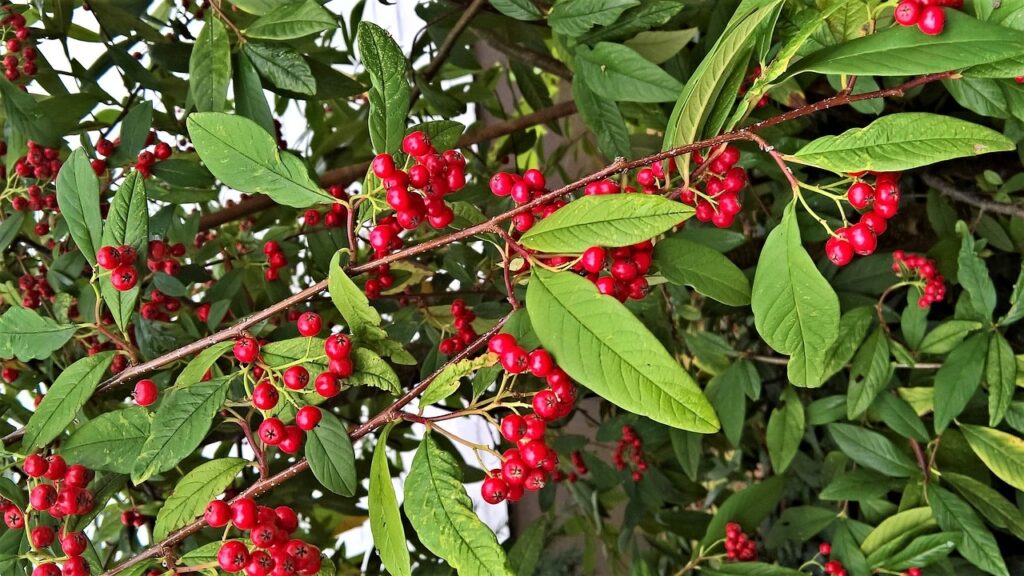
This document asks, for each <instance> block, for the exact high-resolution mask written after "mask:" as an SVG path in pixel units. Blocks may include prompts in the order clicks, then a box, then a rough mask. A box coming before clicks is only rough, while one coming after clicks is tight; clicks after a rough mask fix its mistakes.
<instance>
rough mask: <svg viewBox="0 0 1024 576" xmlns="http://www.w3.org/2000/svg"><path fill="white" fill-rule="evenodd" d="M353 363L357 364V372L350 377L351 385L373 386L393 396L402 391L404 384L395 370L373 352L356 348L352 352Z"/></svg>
mask: <svg viewBox="0 0 1024 576" xmlns="http://www.w3.org/2000/svg"><path fill="white" fill-rule="evenodd" d="M352 361H353V363H354V364H355V372H353V373H352V375H351V376H349V377H348V379H347V381H348V383H349V384H353V385H356V386H367V385H368V386H373V387H375V388H380V389H381V390H384V391H387V392H391V393H392V394H398V393H399V392H401V391H402V383H401V381H399V379H398V375H397V374H395V370H394V368H392V367H391V365H390V364H388V363H387V362H385V361H384V360H383V359H382V358H381V357H380V356H378V355H377V354H376V353H374V352H373V351H372V350H369V349H367V348H356V349H355V350H354V351H353V352H352Z"/></svg>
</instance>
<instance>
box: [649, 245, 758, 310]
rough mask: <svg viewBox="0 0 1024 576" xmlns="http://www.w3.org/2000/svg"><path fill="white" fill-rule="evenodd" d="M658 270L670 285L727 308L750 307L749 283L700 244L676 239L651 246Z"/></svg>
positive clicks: (729, 261)
mask: <svg viewBox="0 0 1024 576" xmlns="http://www.w3.org/2000/svg"><path fill="white" fill-rule="evenodd" d="M654 261H655V263H657V265H658V270H659V271H660V272H661V273H662V274H664V275H665V278H667V279H668V281H669V282H672V283H673V284H685V285H687V286H692V287H693V289H694V290H696V291H697V292H700V293H701V294H703V295H705V296H707V297H708V298H711V299H713V300H717V301H719V302H721V303H723V304H728V305H730V306H746V305H747V304H750V281H749V280H747V276H746V274H744V273H743V271H742V270H740V269H739V268H738V267H737V266H736V265H735V264H733V263H732V261H731V260H729V259H728V258H726V257H725V256H723V255H722V254H721V253H719V252H718V251H716V250H713V249H711V248H708V247H707V246H704V245H703V244H699V243H697V242H693V241H690V240H686V239H684V238H680V237H678V236H674V237H672V238H666V239H664V240H662V241H660V242H658V244H657V245H655V247H654Z"/></svg>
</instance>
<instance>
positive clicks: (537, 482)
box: [523, 469, 548, 492]
mask: <svg viewBox="0 0 1024 576" xmlns="http://www.w3.org/2000/svg"><path fill="white" fill-rule="evenodd" d="M547 482H548V475H547V473H546V472H544V471H543V470H540V469H534V470H530V471H529V472H528V473H527V474H526V480H524V481H523V486H524V487H525V488H526V489H527V490H529V491H530V492H536V491H537V490H540V489H541V488H543V487H544V486H545V485H546V484H547Z"/></svg>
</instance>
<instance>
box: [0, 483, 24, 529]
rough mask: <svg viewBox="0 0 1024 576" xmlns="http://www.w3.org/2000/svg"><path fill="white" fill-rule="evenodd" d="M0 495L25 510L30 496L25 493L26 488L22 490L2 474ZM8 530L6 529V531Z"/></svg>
mask: <svg viewBox="0 0 1024 576" xmlns="http://www.w3.org/2000/svg"><path fill="white" fill-rule="evenodd" d="M0 496H3V497H4V498H5V499H7V500H10V501H11V502H13V503H15V504H17V505H18V508H19V509H21V510H23V511H24V510H25V508H26V504H27V503H28V498H27V497H26V495H25V490H22V489H21V488H20V487H19V486H18V485H17V484H15V483H14V482H13V481H11V479H10V478H7V477H6V476H0ZM5 532H6V531H5Z"/></svg>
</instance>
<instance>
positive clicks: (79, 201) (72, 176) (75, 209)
mask: <svg viewBox="0 0 1024 576" xmlns="http://www.w3.org/2000/svg"><path fill="white" fill-rule="evenodd" d="M57 205H58V206H59V207H60V213H61V215H63V216H64V221H65V222H67V224H68V231H69V232H70V233H71V238H72V239H74V241H75V244H77V245H78V249H79V250H81V251H82V254H83V255H84V256H85V259H86V260H88V261H89V263H90V264H95V263H96V251H97V250H99V249H100V246H102V243H101V241H100V235H101V233H102V230H103V218H102V216H100V181H99V179H98V178H96V173H95V172H93V171H92V165H91V164H90V163H89V157H88V156H86V155H85V149H83V148H79V149H78V150H75V151H74V152H72V153H71V156H69V157H68V159H67V160H65V161H64V165H63V166H62V167H61V170H60V172H58V173H57Z"/></svg>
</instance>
